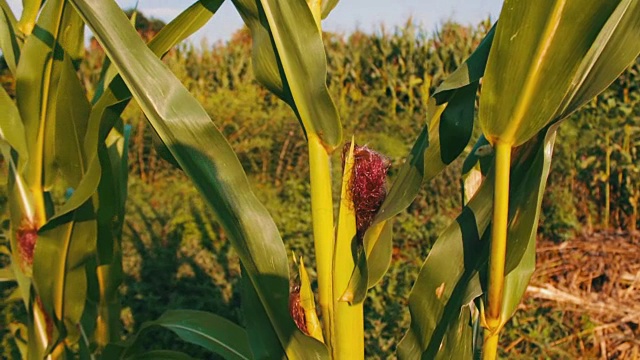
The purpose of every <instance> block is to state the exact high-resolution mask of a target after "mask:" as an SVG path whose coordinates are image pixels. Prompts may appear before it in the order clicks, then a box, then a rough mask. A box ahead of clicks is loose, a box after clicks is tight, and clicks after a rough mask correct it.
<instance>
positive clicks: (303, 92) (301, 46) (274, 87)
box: [233, 0, 342, 149]
mask: <svg viewBox="0 0 640 360" xmlns="http://www.w3.org/2000/svg"><path fill="white" fill-rule="evenodd" d="M233 3H234V5H235V6H236V8H237V9H238V12H240V15H241V16H242V18H243V20H244V22H245V23H246V24H247V26H248V27H249V29H250V30H251V37H252V39H253V50H252V59H253V70H254V73H255V76H256V79H257V80H258V81H259V82H260V83H261V84H262V85H264V86H266V87H267V88H268V89H269V90H270V91H271V92H273V93H274V94H276V95H277V96H278V97H280V98H281V99H282V100H284V101H285V102H287V103H288V104H289V105H290V106H291V108H292V109H293V110H294V112H295V113H296V116H297V117H298V119H299V120H300V122H301V124H302V126H303V128H304V131H305V133H306V134H309V133H312V134H316V135H317V136H318V137H319V138H320V139H321V140H322V142H323V144H324V145H325V146H326V147H327V148H329V149H333V148H336V147H337V146H339V145H340V144H341V142H342V125H341V123H340V118H339V116H338V110H337V108H336V107H335V105H334V103H333V100H332V99H331V96H330V95H329V90H328V89H327V85H326V82H327V75H326V74H327V61H326V56H325V52H324V46H323V43H322V34H321V32H320V30H319V29H318V26H317V24H316V22H315V20H314V17H313V15H312V13H311V10H310V9H309V5H308V4H307V3H306V1H305V0H292V1H277V0H261V1H257V0H234V1H233Z"/></svg>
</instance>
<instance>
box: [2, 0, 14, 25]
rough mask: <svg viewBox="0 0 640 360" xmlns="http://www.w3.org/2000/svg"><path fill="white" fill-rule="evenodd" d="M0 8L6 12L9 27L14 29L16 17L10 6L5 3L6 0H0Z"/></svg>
mask: <svg viewBox="0 0 640 360" xmlns="http://www.w3.org/2000/svg"><path fill="white" fill-rule="evenodd" d="M0 9H2V10H3V11H4V12H5V13H6V16H7V19H8V20H9V22H10V23H11V27H13V28H14V29H15V27H16V25H17V23H18V20H17V19H16V16H15V15H14V13H13V10H11V7H10V6H9V4H8V3H7V0H0Z"/></svg>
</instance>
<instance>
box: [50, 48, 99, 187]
mask: <svg viewBox="0 0 640 360" xmlns="http://www.w3.org/2000/svg"><path fill="white" fill-rule="evenodd" d="M63 64H64V67H63V68H62V69H61V75H60V80H59V83H58V90H57V92H58V97H57V100H56V107H55V110H56V118H57V120H56V123H55V126H56V128H55V140H54V141H53V142H54V153H53V162H54V163H55V165H56V167H57V168H58V169H59V170H60V172H61V173H62V177H63V178H64V180H65V181H66V183H67V184H68V186H70V187H72V188H76V187H77V186H78V185H79V184H80V181H81V180H82V177H83V175H84V173H85V172H86V171H87V165H88V163H87V161H88V159H87V156H86V152H85V151H84V147H83V142H84V138H85V135H86V133H87V125H88V120H89V112H90V111H91V105H90V104H89V100H87V98H86V97H85V94H84V89H83V88H82V84H81V83H80V79H78V76H77V75H76V70H75V68H74V67H73V64H72V63H71V59H70V58H69V56H68V55H66V54H65V59H64V61H63Z"/></svg>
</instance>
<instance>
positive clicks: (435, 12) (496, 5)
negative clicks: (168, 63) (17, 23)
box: [8, 0, 502, 42]
mask: <svg viewBox="0 0 640 360" xmlns="http://www.w3.org/2000/svg"><path fill="white" fill-rule="evenodd" d="M116 1H117V2H118V4H120V6H122V7H125V8H126V7H133V6H134V5H135V0H116ZM282 1H285V0H282ZM8 2H9V4H10V6H11V7H12V8H13V9H14V10H18V9H19V8H20V4H21V0H8ZM192 2H193V0H191V1H188V0H139V4H138V8H139V9H140V11H141V12H143V13H144V14H147V15H150V16H153V17H156V18H159V19H162V20H165V21H168V20H170V19H172V18H173V17H175V16H176V15H178V14H179V13H180V11H181V10H183V9H185V8H186V7H188V6H189V5H190V4H191V3H192ZM501 6H502V0H471V1H470V0H392V1H389V0H386V1H385V0H342V1H340V2H339V3H338V6H337V7H336V8H335V9H334V10H333V12H332V13H331V14H330V15H329V17H328V18H327V19H326V20H325V21H324V22H323V28H324V29H325V30H327V31H336V32H341V33H349V32H351V31H353V30H355V29H360V30H363V31H367V32H369V31H373V30H375V29H376V28H378V27H379V26H380V24H382V23H384V24H385V25H386V26H388V27H389V26H390V27H393V26H395V25H402V24H404V23H405V22H406V21H407V19H408V18H409V17H412V18H413V20H414V22H415V23H417V24H420V25H422V26H423V28H424V29H425V30H432V29H435V28H436V27H437V26H438V25H439V24H440V23H441V22H442V21H444V20H447V19H451V20H455V21H458V22H460V23H462V24H475V23H477V22H479V21H480V20H482V19H485V18H486V17H487V16H491V18H492V19H496V18H497V17H498V15H499V13H500V7H501ZM241 26H242V20H241V19H240V16H239V15H238V13H237V12H236V10H235V8H234V7H233V4H232V3H231V1H225V3H224V4H223V5H222V7H221V8H220V10H219V11H218V13H217V14H216V15H215V16H214V17H213V19H212V20H211V21H209V23H208V24H207V25H206V26H205V27H203V28H202V29H201V30H200V31H199V32H197V33H196V34H194V35H193V36H192V38H191V40H193V41H195V42H200V40H201V39H202V38H203V37H205V38H207V39H208V40H209V41H210V42H213V41H218V40H226V39H228V38H229V37H230V36H231V34H233V33H234V32H235V31H236V30H237V29H239V28H240V27H241Z"/></svg>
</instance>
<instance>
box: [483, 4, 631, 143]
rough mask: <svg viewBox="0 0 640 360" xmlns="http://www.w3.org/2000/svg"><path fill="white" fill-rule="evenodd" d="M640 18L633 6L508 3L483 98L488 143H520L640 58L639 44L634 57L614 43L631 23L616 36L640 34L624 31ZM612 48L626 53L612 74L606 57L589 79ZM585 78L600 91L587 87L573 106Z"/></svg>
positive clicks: (499, 29) (613, 51) (619, 53)
mask: <svg viewBox="0 0 640 360" xmlns="http://www.w3.org/2000/svg"><path fill="white" fill-rule="evenodd" d="M631 3H635V5H633V6H632V5H631ZM625 10H626V11H625ZM625 14H626V15H627V17H625V16H624V15H625ZM638 16H640V13H638V6H637V3H636V2H633V1H622V0H618V1H589V2H584V1H580V0H556V1H547V2H544V3H543V4H538V3H532V2H524V1H517V0H507V1H505V3H504V5H503V8H502V13H501V15H500V22H499V23H498V25H497V29H496V35H495V40H494V46H493V47H492V49H491V52H490V55H489V60H488V63H487V71H486V76H485V79H484V85H483V89H482V95H481V99H480V110H479V120H480V125H481V127H482V129H483V132H484V134H485V136H486V137H487V139H488V140H489V141H490V142H491V143H492V144H493V143H495V142H498V141H500V142H502V143H505V144H510V145H513V146H517V145H520V144H522V143H524V142H526V141H527V140H529V139H530V138H531V137H533V136H534V135H535V134H537V133H538V132H539V131H540V130H541V129H542V128H544V127H545V126H546V125H547V124H549V123H550V122H551V121H553V120H555V119H556V118H557V116H558V115H561V114H563V113H565V112H566V111H565V108H566V110H567V111H568V112H570V111H572V109H573V110H575V106H576V105H578V104H579V103H580V102H584V101H586V100H587V99H588V98H590V97H591V96H594V95H595V94H596V93H597V92H596V91H601V90H602V89H604V87H606V85H607V84H609V83H610V82H611V81H613V80H614V79H615V78H616V76H617V75H618V74H619V73H620V72H621V71H622V70H623V69H624V67H626V66H627V65H628V64H629V63H630V62H631V61H632V60H633V59H635V57H636V56H637V54H638V51H637V50H636V49H638V45H637V44H634V45H632V46H631V48H630V49H629V50H630V51H628V52H627V51H626V50H622V52H618V51H621V50H620V46H621V45H623V44H622V43H610V44H608V40H609V39H611V36H610V35H611V32H612V31H614V30H615V27H616V25H618V24H624V25H625V27H624V28H621V29H619V32H618V33H617V36H615V37H614V39H616V40H617V41H624V40H627V39H629V40H630V39H633V38H634V37H637V36H638V35H628V36H629V37H627V35H625V34H624V33H626V32H627V31H631V32H632V31H634V30H633V29H634V28H635V29H637V28H638V25H637V23H638ZM623 18H624V21H622V22H621V19H623ZM610 19H612V20H611V21H610ZM607 46H609V48H608V49H607V52H606V54H607V55H624V56H622V59H621V60H615V61H613V63H612V64H613V65H612V67H611V69H607V67H608V63H609V58H608V57H607V58H602V60H601V61H600V62H599V64H600V66H599V67H598V68H597V70H598V71H599V72H597V73H594V74H593V75H589V72H590V71H591V69H592V68H593V64H594V62H597V59H598V57H599V55H600V54H601V53H602V50H603V49H606V48H607ZM623 46H628V45H627V44H624V45H623ZM625 52H626V54H625ZM634 53H635V54H634ZM609 71H611V72H609ZM585 76H587V77H588V79H589V80H590V81H593V82H594V83H593V84H594V85H593V87H592V86H587V87H583V88H582V89H583V91H584V93H581V94H580V96H579V97H578V98H577V99H576V102H575V103H574V104H573V105H574V106H573V107H570V108H569V107H567V106H568V105H570V103H571V98H573V96H572V93H574V92H575V90H576V89H575V87H576V86H577V87H578V88H580V87H581V86H580V85H581V83H582V81H583V80H585ZM591 76H593V77H591ZM589 85H591V84H589Z"/></svg>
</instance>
